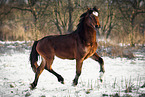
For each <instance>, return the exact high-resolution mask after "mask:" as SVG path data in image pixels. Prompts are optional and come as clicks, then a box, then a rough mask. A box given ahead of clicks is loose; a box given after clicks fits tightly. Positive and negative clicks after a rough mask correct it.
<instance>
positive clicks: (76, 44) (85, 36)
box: [30, 7, 105, 89]
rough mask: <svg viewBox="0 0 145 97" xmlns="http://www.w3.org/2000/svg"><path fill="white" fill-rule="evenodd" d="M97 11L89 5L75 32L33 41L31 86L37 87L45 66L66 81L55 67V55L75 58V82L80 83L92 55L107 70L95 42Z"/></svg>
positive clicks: (62, 80) (101, 69) (61, 80)
mask: <svg viewBox="0 0 145 97" xmlns="http://www.w3.org/2000/svg"><path fill="white" fill-rule="evenodd" d="M98 13H99V12H98V9H97V8H96V7H94V8H90V9H89V8H88V10H87V11H86V12H85V13H83V14H82V15H81V16H80V21H79V24H78V25H77V29H76V30H75V31H73V32H72V33H70V34H66V35H53V36H46V37H44V38H42V39H40V40H38V41H35V42H34V44H33V46H32V50H31V54H30V63H31V67H32V69H33V71H34V72H35V79H34V82H33V83H32V84H31V89H34V88H35V87H36V86H37V82H38V78H39V76H40V74H41V73H42V71H43V70H44V69H46V70H48V71H49V72H50V73H52V74H54V75H55V76H56V77H57V79H58V81H59V82H61V83H62V84H64V79H63V77H62V76H61V75H60V74H58V73H56V72H55V71H54V70H53V69H52V63H53V60H54V56H57V57H59V58H62V59H76V75H75V78H74V80H73V85H77V84H78V79H79V76H80V75H81V69H82V64H83V61H84V60H85V59H87V58H89V57H91V58H92V59H94V60H96V61H98V62H99V64H100V72H103V73H104V72H105V70H104V61H103V59H102V58H101V57H100V56H99V55H98V54H97V53H96V50H97V47H98V44H97V42H96V28H99V27H100V23H99V17H98ZM39 55H40V56H41V57H42V62H41V64H40V66H38V64H37V61H38V56H39Z"/></svg>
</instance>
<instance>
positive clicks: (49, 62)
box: [45, 59, 64, 84]
mask: <svg viewBox="0 0 145 97" xmlns="http://www.w3.org/2000/svg"><path fill="white" fill-rule="evenodd" d="M52 62H53V60H50V59H49V60H48V61H47V65H46V66H45V69H46V70H48V71H49V72H50V73H52V74H54V75H55V76H56V77H57V79H58V81H59V82H61V83H62V84H64V79H63V77H62V76H61V75H59V74H58V73H56V72H55V71H54V70H53V69H52Z"/></svg>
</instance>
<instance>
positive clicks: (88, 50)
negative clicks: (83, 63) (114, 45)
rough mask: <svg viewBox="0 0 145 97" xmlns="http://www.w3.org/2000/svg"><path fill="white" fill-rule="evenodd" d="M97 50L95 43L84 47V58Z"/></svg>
mask: <svg viewBox="0 0 145 97" xmlns="http://www.w3.org/2000/svg"><path fill="white" fill-rule="evenodd" d="M96 50H97V43H94V44H92V45H88V46H85V48H84V51H85V53H86V58H88V57H90V56H92V55H93V54H94V53H95V52H96Z"/></svg>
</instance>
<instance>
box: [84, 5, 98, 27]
mask: <svg viewBox="0 0 145 97" xmlns="http://www.w3.org/2000/svg"><path fill="white" fill-rule="evenodd" d="M98 15H99V11H98V9H97V8H96V7H94V8H92V9H91V8H90V9H89V8H88V11H87V15H86V17H88V20H89V23H91V25H92V26H94V27H96V28H100V22H99V17H98Z"/></svg>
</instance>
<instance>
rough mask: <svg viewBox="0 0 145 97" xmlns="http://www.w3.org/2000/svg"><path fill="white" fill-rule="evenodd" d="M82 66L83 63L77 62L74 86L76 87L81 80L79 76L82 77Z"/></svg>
mask: <svg viewBox="0 0 145 97" xmlns="http://www.w3.org/2000/svg"><path fill="white" fill-rule="evenodd" d="M82 64H83V62H82V61H80V60H76V76H75V78H74V80H73V85H74V86H75V85H77V84H78V79H79V76H80V75H81V70H82Z"/></svg>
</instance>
